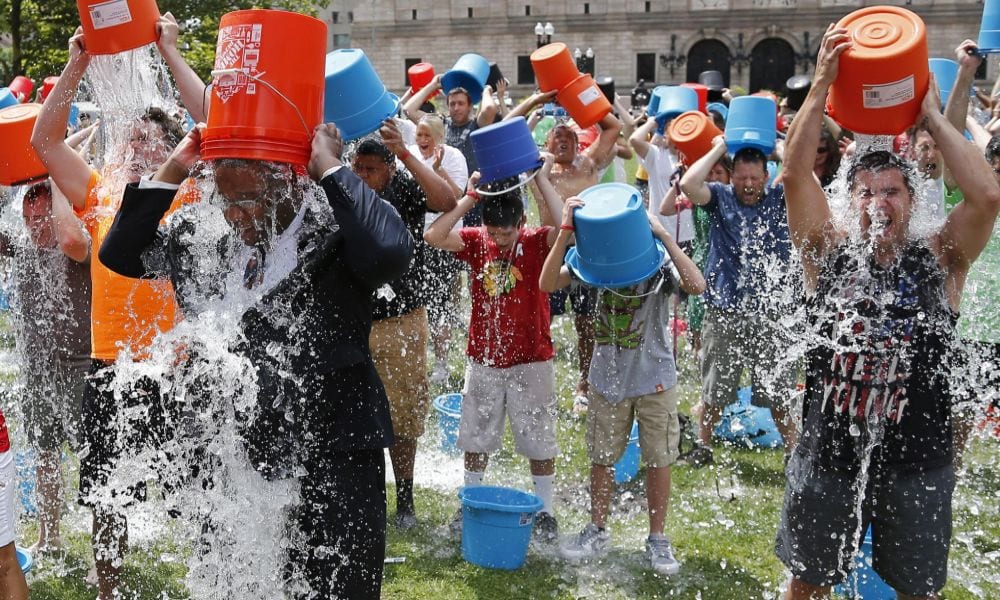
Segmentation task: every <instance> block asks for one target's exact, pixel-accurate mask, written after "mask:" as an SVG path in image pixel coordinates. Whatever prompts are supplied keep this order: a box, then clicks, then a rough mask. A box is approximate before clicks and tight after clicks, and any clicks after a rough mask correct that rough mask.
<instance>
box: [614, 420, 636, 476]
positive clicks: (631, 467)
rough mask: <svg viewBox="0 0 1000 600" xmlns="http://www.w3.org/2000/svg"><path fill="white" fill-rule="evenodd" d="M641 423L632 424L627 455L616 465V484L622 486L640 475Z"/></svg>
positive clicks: (626, 450)
mask: <svg viewBox="0 0 1000 600" xmlns="http://www.w3.org/2000/svg"><path fill="white" fill-rule="evenodd" d="M641 454H642V453H641V451H640V449H639V423H638V422H637V421H633V422H632V431H631V433H629V436H628V445H627V446H625V453H624V454H622V456H621V458H619V459H618V462H616V463H615V483H617V484H618V485H621V484H623V483H628V482H630V481H632V480H633V479H635V476H636V475H638V474H639V458H640V457H641Z"/></svg>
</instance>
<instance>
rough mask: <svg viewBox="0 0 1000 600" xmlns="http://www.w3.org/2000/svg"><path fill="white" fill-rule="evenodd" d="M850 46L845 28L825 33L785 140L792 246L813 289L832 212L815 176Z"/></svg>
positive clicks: (807, 283)
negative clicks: (830, 99) (832, 94)
mask: <svg viewBox="0 0 1000 600" xmlns="http://www.w3.org/2000/svg"><path fill="white" fill-rule="evenodd" d="M850 47H851V42H850V37H849V36H848V35H847V30H846V29H835V28H834V25H832V24H831V25H830V26H829V27H828V28H827V30H826V33H825V34H823V41H822V43H821V44H820V50H819V56H818V57H817V61H816V73H815V75H814V76H813V85H812V88H811V89H810V90H809V94H808V95H807V96H806V99H805V102H803V104H802V107H801V108H800V109H799V112H798V114H796V115H795V119H793V120H792V126H791V127H790V128H789V129H788V137H787V138H786V139H785V156H786V157H787V160H786V161H785V163H784V166H783V168H782V173H783V174H784V178H783V183H784V188H785V204H786V206H787V208H788V229H789V232H790V233H791V236H792V242H793V243H794V244H795V245H796V246H797V247H798V248H799V249H800V251H801V252H802V263H803V269H804V271H805V283H806V288H807V289H808V290H810V291H811V290H812V289H814V288H815V284H816V278H817V276H818V273H819V265H820V260H821V258H822V256H823V255H824V254H825V253H826V252H827V250H828V245H829V243H828V239H827V237H828V236H829V233H830V229H829V228H830V226H831V224H832V222H833V213H832V212H831V211H830V206H829V204H828V203H827V200H826V194H825V193H824V192H823V188H822V187H821V186H820V185H819V182H818V181H817V180H816V177H815V175H814V174H813V164H814V163H815V161H816V148H818V147H819V142H820V128H821V127H822V126H823V125H822V124H823V108H824V106H825V104H826V95H827V93H828V92H829V90H830V86H831V85H833V82H834V81H835V80H836V79H837V69H838V67H839V61H840V55H841V54H843V53H844V52H845V51H846V50H847V49H848V48H850Z"/></svg>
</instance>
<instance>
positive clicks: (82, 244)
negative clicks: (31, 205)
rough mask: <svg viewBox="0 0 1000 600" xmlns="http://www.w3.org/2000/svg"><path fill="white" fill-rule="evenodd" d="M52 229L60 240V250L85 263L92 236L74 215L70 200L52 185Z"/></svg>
mask: <svg viewBox="0 0 1000 600" xmlns="http://www.w3.org/2000/svg"><path fill="white" fill-rule="evenodd" d="M52 229H53V230H54V231H55V233H56V239H58V240H59V250H60V251H61V252H62V253H63V254H65V255H66V256H68V257H69V258H70V259H72V260H74V261H76V262H84V261H85V260H87V257H88V256H90V236H89V235H87V232H86V230H84V227H83V223H81V222H80V219H78V218H77V217H76V215H75V214H73V209H72V208H71V207H70V205H69V200H68V199H67V198H66V196H65V194H63V193H62V191H61V190H60V189H59V186H57V185H55V184H54V183H53V184H52Z"/></svg>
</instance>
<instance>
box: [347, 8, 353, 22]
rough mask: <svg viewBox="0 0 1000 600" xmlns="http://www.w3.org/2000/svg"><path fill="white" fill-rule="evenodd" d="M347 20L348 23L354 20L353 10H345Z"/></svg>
mask: <svg viewBox="0 0 1000 600" xmlns="http://www.w3.org/2000/svg"><path fill="white" fill-rule="evenodd" d="M347 22H348V23H353V22H354V11H353V10H349V11H347Z"/></svg>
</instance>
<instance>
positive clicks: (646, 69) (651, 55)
mask: <svg viewBox="0 0 1000 600" xmlns="http://www.w3.org/2000/svg"><path fill="white" fill-rule="evenodd" d="M635 79H636V81H638V80H640V79H643V80H645V81H656V53H655V52H640V53H638V54H636V55H635Z"/></svg>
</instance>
